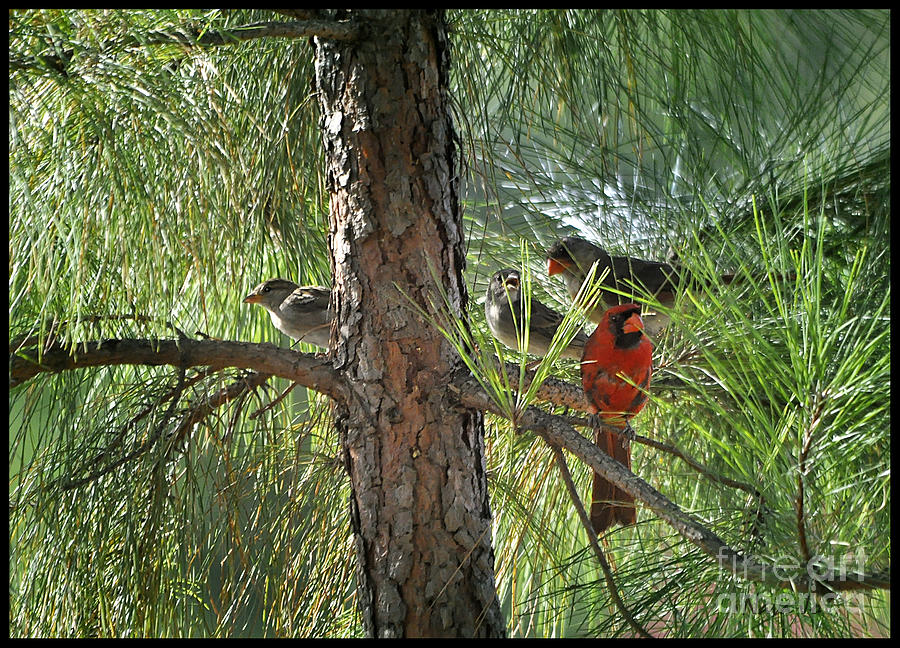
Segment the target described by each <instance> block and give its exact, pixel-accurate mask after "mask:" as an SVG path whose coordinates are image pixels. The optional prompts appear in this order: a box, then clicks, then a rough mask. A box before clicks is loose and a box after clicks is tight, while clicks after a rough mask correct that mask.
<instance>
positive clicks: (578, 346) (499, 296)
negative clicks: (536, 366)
mask: <svg viewBox="0 0 900 648" xmlns="http://www.w3.org/2000/svg"><path fill="white" fill-rule="evenodd" d="M484 316H485V319H486V320H487V323H488V327H490V329H491V333H492V334H493V335H494V337H495V338H497V339H498V340H500V341H501V342H503V344H505V345H506V346H508V347H509V348H510V349H518V348H519V340H520V339H523V338H524V335H523V333H524V324H525V300H524V299H523V297H522V291H521V282H520V281H519V273H518V272H517V271H516V270H512V269H510V268H504V269H502V270H498V271H497V272H495V273H494V276H493V277H491V283H490V284H488V289H487V296H486V297H485V300H484ZM562 321H563V316H562V315H560V314H559V313H557V312H556V311H555V310H553V309H552V308H550V307H548V306H545V305H544V304H542V303H541V302H539V301H538V300H537V299H535V298H534V297H532V298H531V314H530V316H529V318H528V353H532V354H534V355H539V356H545V355H547V351H548V349H549V348H550V341H551V340H552V339H553V336H554V335H555V334H556V329H558V328H559V325H560V324H562ZM585 342H587V335H585V334H584V331H578V332H577V333H576V334H575V337H574V338H572V341H571V342H570V343H569V346H567V347H566V348H565V349H563V350H562V352H561V353H560V355H561V356H562V357H563V358H572V359H573V360H580V359H581V354H582V351H583V350H584V345H585Z"/></svg>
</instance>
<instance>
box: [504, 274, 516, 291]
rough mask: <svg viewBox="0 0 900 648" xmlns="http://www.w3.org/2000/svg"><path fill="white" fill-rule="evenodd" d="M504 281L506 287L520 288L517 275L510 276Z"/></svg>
mask: <svg viewBox="0 0 900 648" xmlns="http://www.w3.org/2000/svg"><path fill="white" fill-rule="evenodd" d="M504 283H505V284H506V287H507V288H509V289H510V290H518V289H519V278H518V277H516V276H515V275H510V276H508V277H507V278H506V281H505V282H504Z"/></svg>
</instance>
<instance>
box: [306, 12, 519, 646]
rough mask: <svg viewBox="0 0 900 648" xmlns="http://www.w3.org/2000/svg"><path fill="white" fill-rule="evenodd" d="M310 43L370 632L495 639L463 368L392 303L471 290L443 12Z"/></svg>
mask: <svg viewBox="0 0 900 648" xmlns="http://www.w3.org/2000/svg"><path fill="white" fill-rule="evenodd" d="M353 16H354V18H355V19H356V20H359V21H361V22H362V24H363V25H364V27H363V33H362V37H361V38H360V39H359V40H357V41H354V42H336V41H329V40H326V39H317V40H316V82H317V90H318V93H319V101H320V104H321V107H322V124H321V126H322V132H323V136H324V142H325V155H326V165H327V181H328V183H329V190H330V192H331V205H330V208H331V217H330V226H331V231H330V233H329V240H330V247H331V254H332V269H333V273H334V285H335V289H336V297H335V299H336V308H337V319H338V331H337V341H336V345H335V351H334V363H335V366H336V368H337V369H339V370H341V371H343V372H345V375H346V376H347V377H348V379H349V380H350V381H351V383H352V387H351V391H352V396H351V402H350V404H349V406H348V407H341V406H338V407H337V408H336V412H335V414H336V416H335V419H336V424H337V425H338V428H339V430H340V432H341V437H342V443H343V446H344V452H345V458H346V463H347V470H348V472H349V475H350V480H351V486H352V494H351V504H350V508H351V518H352V524H353V531H354V535H355V539H356V547H357V557H358V571H357V574H358V581H359V582H358V589H359V597H360V604H361V609H362V614H363V617H364V621H365V624H366V629H367V631H368V633H369V634H370V635H372V636H379V637H398V636H409V637H412V636H501V635H503V634H504V633H505V626H504V623H503V618H502V615H501V612H500V606H499V602H498V599H497V594H496V588H495V582H494V556H493V550H492V546H491V527H490V525H491V512H490V506H489V501H488V492H487V478H486V474H485V461H484V444H483V435H484V425H483V416H482V415H481V414H480V413H479V412H477V411H472V410H469V411H466V410H461V409H455V408H451V407H450V406H448V402H450V401H449V399H448V398H447V393H446V387H447V385H448V383H449V382H450V380H449V377H450V375H451V373H452V372H453V371H454V370H455V369H456V368H457V367H458V365H459V360H458V358H457V356H456V354H455V352H454V350H453V349H452V347H451V346H450V345H449V344H448V343H447V342H446V341H445V340H444V339H443V338H442V336H441V335H440V334H439V332H438V331H437V330H435V328H434V327H433V326H432V325H431V324H429V323H428V322H427V321H425V320H424V319H423V318H422V317H421V316H420V315H418V314H417V313H416V312H415V311H414V310H412V309H410V308H409V306H408V303H407V300H406V298H405V297H404V296H403V294H401V291H402V293H404V294H405V295H406V296H407V297H408V298H410V299H412V300H413V301H414V302H415V303H417V304H419V305H421V306H423V307H425V308H426V310H427V309H428V306H427V304H428V302H429V299H432V300H437V301H438V303H439V301H440V299H439V297H438V293H437V292H436V290H435V287H434V280H433V279H432V276H431V273H430V272H429V267H433V268H434V269H435V270H437V271H438V272H439V273H440V274H439V277H440V280H441V281H442V283H443V289H444V290H445V291H446V293H447V294H448V295H449V297H450V299H451V301H452V302H453V303H454V304H455V307H456V308H457V309H458V314H460V315H464V312H465V308H466V303H467V291H466V287H465V284H464V282H463V274H462V273H463V269H464V264H465V257H464V250H463V229H462V219H461V216H460V212H459V205H458V193H457V192H458V178H457V176H456V167H455V147H454V132H453V127H452V123H451V119H450V114H449V101H448V96H447V75H448V69H449V52H448V41H447V33H446V24H445V22H444V18H443V15H442V13H440V12H433V11H354V12H353Z"/></svg>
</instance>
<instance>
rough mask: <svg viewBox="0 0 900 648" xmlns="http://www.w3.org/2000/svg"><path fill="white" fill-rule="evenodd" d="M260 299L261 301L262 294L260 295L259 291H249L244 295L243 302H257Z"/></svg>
mask: <svg viewBox="0 0 900 648" xmlns="http://www.w3.org/2000/svg"><path fill="white" fill-rule="evenodd" d="M261 301H262V295H260V294H259V293H251V294H249V295H247V296H246V297H244V303H245V304H258V303H259V302H261Z"/></svg>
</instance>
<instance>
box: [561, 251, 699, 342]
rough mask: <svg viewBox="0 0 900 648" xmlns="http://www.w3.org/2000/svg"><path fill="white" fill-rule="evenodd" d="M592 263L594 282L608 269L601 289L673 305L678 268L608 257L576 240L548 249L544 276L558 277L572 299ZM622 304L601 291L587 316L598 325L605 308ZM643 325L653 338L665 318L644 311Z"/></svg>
mask: <svg viewBox="0 0 900 648" xmlns="http://www.w3.org/2000/svg"><path fill="white" fill-rule="evenodd" d="M594 262H596V263H597V269H596V270H595V271H594V278H595V280H597V279H600V277H601V276H602V275H603V272H604V270H606V269H609V272H607V273H606V276H605V277H604V278H603V281H602V282H601V285H602V286H603V287H604V289H605V288H613V289H615V290H621V291H622V292H626V293H631V294H632V295H634V296H635V297H637V298H638V300H640V299H642V298H646V297H653V298H654V299H656V300H657V301H658V302H659V303H660V304H662V305H663V306H665V307H667V308H672V307H673V306H674V305H675V293H676V291H677V290H678V286H679V282H680V281H681V276H680V275H681V274H682V273H683V272H682V271H680V270H679V269H678V268H676V267H675V266H673V265H670V264H668V263H659V262H657V261H645V260H644V259H637V258H635V257H627V256H610V255H609V253H607V251H606V250H604V249H603V248H601V247H599V246H596V245H594V244H593V243H590V242H589V241H585V240H584V239H581V238H578V237H577V236H567V237H565V238H563V239H560V240H559V241H557V242H556V243H555V244H554V245H553V247H551V248H550V250H549V252H547V274H548V275H549V276H551V277H552V276H553V275H555V274H561V275H562V278H563V280H564V281H565V282H566V292H568V293H569V297H571V298H572V299H575V297H576V296H577V295H578V291H579V289H580V288H581V284H583V283H584V280H585V279H586V278H587V275H588V273H589V272H590V270H591V266H592V265H593V264H594ZM633 298H634V297H632V299H633ZM622 301H629V299H628V298H627V297H623V296H622V295H619V294H616V293H613V292H608V291H606V290H603V292H602V293H601V301H600V303H599V304H598V305H597V307H596V308H595V309H594V310H593V311H592V312H591V313H590V318H591V320H592V321H594V322H597V323H598V324H599V323H600V320H601V318H602V317H603V313H604V311H605V310H606V308H607V306H611V305H613V304H618V303H620V302H622ZM644 321H645V325H646V332H647V333H648V334H649V335H652V336H656V335H658V334H659V333H661V332H662V330H663V329H664V328H665V327H666V325H667V324H668V323H669V317H668V316H667V315H666V314H665V313H662V312H656V311H652V312H651V311H649V310H647V309H646V308H645V309H644Z"/></svg>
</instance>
